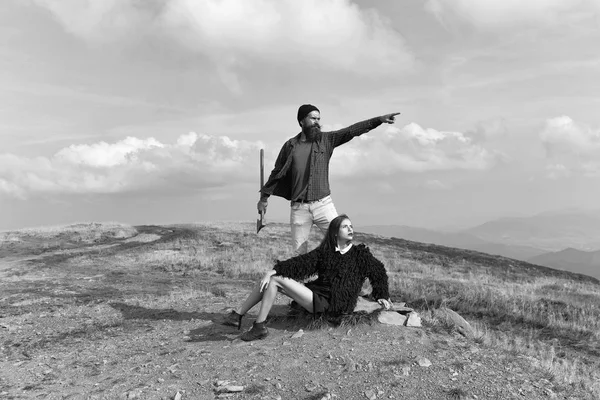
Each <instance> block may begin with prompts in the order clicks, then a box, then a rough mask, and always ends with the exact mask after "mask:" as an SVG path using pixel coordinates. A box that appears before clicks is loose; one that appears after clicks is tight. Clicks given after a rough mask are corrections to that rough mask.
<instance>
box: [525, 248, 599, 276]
mask: <svg viewBox="0 0 600 400" xmlns="http://www.w3.org/2000/svg"><path fill="white" fill-rule="evenodd" d="M529 262H530V263H532V264H537V265H543V266H545V267H551V268H556V269H562V270H565V271H569V272H577V273H579V274H585V275H589V276H593V277H594V278H598V279H600V250H596V251H581V250H577V249H573V248H568V249H564V250H561V251H557V252H554V253H545V254H541V255H539V256H535V257H532V258H530V259H529Z"/></svg>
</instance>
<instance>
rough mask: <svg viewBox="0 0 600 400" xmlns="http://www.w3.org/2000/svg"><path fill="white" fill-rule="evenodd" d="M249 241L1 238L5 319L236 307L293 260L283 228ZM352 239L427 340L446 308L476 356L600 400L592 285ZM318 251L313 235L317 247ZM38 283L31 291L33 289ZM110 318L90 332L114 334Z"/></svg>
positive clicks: (239, 229) (185, 235)
mask: <svg viewBox="0 0 600 400" xmlns="http://www.w3.org/2000/svg"><path fill="white" fill-rule="evenodd" d="M358 228H359V229H360V227H358ZM254 230H255V224H254V223H253V222H249V223H207V224H198V225H177V226H137V227H127V226H122V225H118V224H114V225H110V226H105V225H93V224H88V225H86V224H81V225H77V226H71V227H66V228H52V229H43V228H42V229H39V230H27V231H16V232H4V233H1V234H0V274H1V275H0V276H2V278H3V279H2V280H1V281H0V293H2V296H0V314H1V315H0V316H1V317H2V318H9V317H10V318H13V319H18V318H21V317H22V316H26V315H31V314H35V313H40V312H42V311H43V312H45V311H44V310H48V309H51V308H52V307H54V306H56V307H59V305H60V307H65V302H68V303H69V304H71V305H72V306H73V307H74V306H76V305H78V304H101V303H103V302H112V303H111V304H121V305H120V306H119V307H120V308H119V310H120V311H122V312H123V310H126V311H127V310H129V311H131V312H133V311H135V310H138V311H139V310H141V308H140V307H139V306H140V305H143V306H144V307H146V308H147V309H148V308H150V309H154V310H159V309H161V310H165V309H169V308H179V307H183V305H184V304H186V305H189V304H190V303H193V302H195V301H197V300H198V299H201V298H202V299H211V298H214V299H220V300H219V301H220V302H222V303H224V304H228V303H232V302H233V300H229V299H228V298H227V293H229V292H230V290H231V288H232V287H240V288H248V287H249V285H250V284H251V281H252V280H254V279H256V278H258V277H260V276H262V274H263V273H264V272H265V271H266V270H268V269H270V268H271V266H272V265H273V261H274V260H276V259H283V258H287V257H289V256H290V255H291V250H290V245H289V226H288V225H285V224H270V225H269V226H267V227H266V228H265V229H263V230H262V231H261V232H260V234H259V235H256V234H255V233H254ZM356 236H357V237H356V241H357V242H364V243H366V244H367V245H369V246H370V248H371V250H372V251H373V253H374V254H375V256H377V257H378V258H380V259H381V260H382V261H383V262H384V264H385V265H386V268H387V270H388V272H389V275H390V282H391V289H392V290H391V292H392V299H393V301H395V302H401V301H402V302H406V303H407V305H408V306H411V307H414V308H416V309H417V310H419V312H420V313H421V315H422V316H423V318H424V323H425V326H426V328H427V329H431V330H434V331H440V332H443V331H445V330H447V329H449V328H448V327H447V326H443V325H440V324H439V323H436V321H435V320H433V319H432V318H430V317H429V313H428V311H429V310H430V309H433V308H436V307H439V306H441V305H443V306H447V307H449V308H451V309H453V310H455V311H457V312H458V313H460V314H461V315H462V316H463V317H465V318H466V319H467V320H468V321H469V322H470V323H471V324H472V325H473V326H474V328H475V331H476V337H475V341H476V342H477V343H478V344H480V345H482V346H487V347H496V348H502V349H506V350H509V351H510V352H513V353H514V355H515V357H524V358H526V359H527V360H528V362H529V363H530V365H531V366H532V368H533V367H536V368H542V369H543V370H544V371H546V373H547V380H548V381H551V382H554V384H555V391H560V390H567V389H566V388H578V390H579V389H580V390H584V391H585V392H587V393H589V394H590V396H592V397H593V396H600V374H599V372H598V371H600V283H599V282H598V280H597V279H594V278H592V277H589V276H586V275H579V274H573V273H569V272H566V271H561V270H555V269H551V268H547V267H541V266H537V265H533V264H528V263H526V262H522V261H517V260H512V259H507V258H503V257H500V256H490V255H488V254H484V253H478V252H474V251H468V250H462V249H456V248H449V247H444V246H437V245H430V244H423V243H419V242H412V241H408V240H402V239H395V238H394V239H391V238H387V237H382V236H377V235H369V234H361V233H357V235H356ZM318 240H319V235H318V234H314V235H313V237H312V238H311V247H314V246H316V245H317V243H318ZM17 266H18V268H17ZM34 273H35V276H36V278H35V279H34V278H28V277H29V276H32V275H31V274H34ZM42 276H43V277H45V279H44V280H43V281H42V280H41V278H40V277H42ZM40 282H43V284H40ZM115 302H116V303H115ZM135 304H138V306H136V305H135ZM229 305H231V306H233V305H234V304H229ZM112 307H113V308H114V307H115V306H112ZM139 312H141V311H139ZM145 312H147V311H145ZM155 312H157V313H159V314H160V312H158V311H155ZM161 315H163V314H161ZM161 315H156V316H155V317H156V318H158V319H160V318H162V316H161ZM23 318H24V317H23ZM103 318H105V320H104V319H102V320H99V321H95V322H94V324H95V325H94V327H86V328H85V329H84V328H82V329H84V331H83V332H84V333H85V332H88V331H87V329H92V328H93V329H92V330H93V331H94V332H96V331H97V330H102V329H107V328H106V327H111V326H113V325H114V324H115V322H114V320H113V319H112V317H110V318H109V317H103ZM153 318H154V317H153ZM0 322H1V320H0ZM60 334H67V332H62V333H60V332H59V333H57V334H56V335H59V336H60ZM56 335H54V336H52V338H45V340H55V338H56V337H57V336H56ZM26 339H27V340H25V339H23V341H22V343H20V344H19V347H18V351H31V349H32V348H35V347H36V346H44V343H45V342H44V343H42V342H41V340H42V339H44V336H43V334H42V335H41V336H37V339H36V336H32V338H26ZM36 340H37V341H36ZM38 341H39V343H38ZM13 345H14V343H13V344H11V343H8V342H4V347H3V349H4V350H3V351H4V352H5V354H9V353H10V352H11V351H17V350H16V349H17V348H16V347H14V346H13ZM11 349H15V350H11ZM10 354H12V353H10ZM7 357H8V355H7ZM0 383H1V382H0ZM561 388H562V389H561ZM592 397H590V398H592Z"/></svg>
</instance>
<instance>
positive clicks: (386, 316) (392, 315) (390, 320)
mask: <svg viewBox="0 0 600 400" xmlns="http://www.w3.org/2000/svg"><path fill="white" fill-rule="evenodd" d="M377 320H378V321H379V322H381V323H382V324H386V325H397V326H404V323H405V322H406V317H405V316H404V315H402V314H399V313H397V312H396V311H381V312H380V313H379V314H378V315H377Z"/></svg>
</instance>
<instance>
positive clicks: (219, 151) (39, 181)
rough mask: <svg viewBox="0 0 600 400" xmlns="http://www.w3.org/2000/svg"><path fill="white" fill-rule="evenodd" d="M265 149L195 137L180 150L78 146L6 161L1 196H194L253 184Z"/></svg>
mask: <svg viewBox="0 0 600 400" xmlns="http://www.w3.org/2000/svg"><path fill="white" fill-rule="evenodd" d="M261 147H262V145H261V144H260V143H254V142H248V141H242V140H231V139H230V138H228V137H226V136H209V135H204V134H197V133H193V132H192V133H189V134H186V135H182V136H180V137H179V138H178V139H177V141H176V142H175V143H174V144H164V143H160V142H159V141H157V140H156V139H154V138H148V139H138V138H134V137H128V138H126V139H124V140H121V141H118V142H115V143H106V142H100V143H94V144H84V145H72V146H69V147H67V148H64V149H61V150H60V151H58V152H57V153H56V154H54V156H52V157H50V158H46V157H37V158H25V157H19V156H16V155H12V154H3V155H0V193H6V194H9V195H12V196H15V197H18V198H27V197H29V196H32V195H37V194H88V193H124V192H142V191H143V192H148V191H150V192H161V191H169V192H171V191H172V192H190V191H197V190H202V189H205V188H209V187H217V186H224V185H227V184H235V183H239V182H243V181H245V180H248V179H249V178H250V177H251V176H252V175H255V174H253V171H255V170H256V168H255V165H254V164H255V162H254V161H255V160H256V154H258V149H259V148H261Z"/></svg>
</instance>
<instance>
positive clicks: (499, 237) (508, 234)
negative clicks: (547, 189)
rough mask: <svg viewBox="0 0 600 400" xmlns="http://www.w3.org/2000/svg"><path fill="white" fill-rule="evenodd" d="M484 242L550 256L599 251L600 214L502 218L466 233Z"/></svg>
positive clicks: (588, 212) (589, 212)
mask: <svg viewBox="0 0 600 400" xmlns="http://www.w3.org/2000/svg"><path fill="white" fill-rule="evenodd" d="M463 233H469V234H471V235H474V236H477V237H478V238H481V239H483V240H486V241H489V242H493V243H503V244H508V245H519V246H522V245H525V246H531V247H535V248H539V249H543V250H546V251H547V252H555V251H559V250H563V249H566V248H568V247H572V248H574V249H578V250H584V251H593V250H599V249H600V210H597V211H596V210H594V211H575V210H568V211H555V212H546V213H541V214H537V215H534V216H531V217H521V218H501V219H497V220H494V221H489V222H486V223H484V224H481V225H479V226H476V227H474V228H470V229H466V230H464V231H463Z"/></svg>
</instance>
